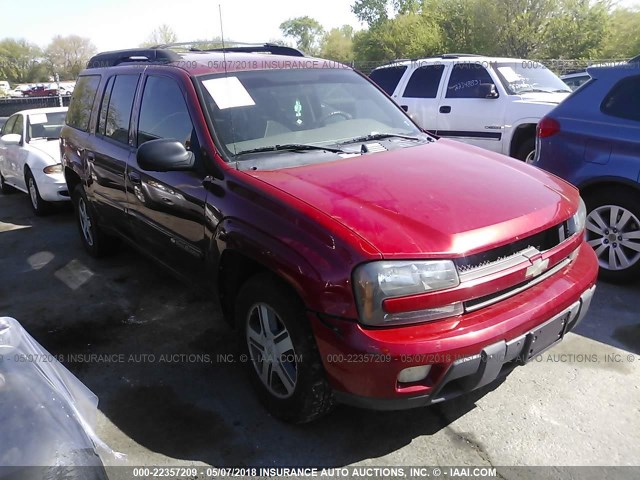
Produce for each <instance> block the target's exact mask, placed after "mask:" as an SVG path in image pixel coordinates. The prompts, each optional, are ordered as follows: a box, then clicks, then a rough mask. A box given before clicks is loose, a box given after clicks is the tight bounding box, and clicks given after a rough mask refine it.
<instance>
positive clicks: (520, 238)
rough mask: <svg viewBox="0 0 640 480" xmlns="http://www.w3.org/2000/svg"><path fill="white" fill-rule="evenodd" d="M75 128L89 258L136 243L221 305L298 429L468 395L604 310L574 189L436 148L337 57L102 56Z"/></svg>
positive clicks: (70, 121)
mask: <svg viewBox="0 0 640 480" xmlns="http://www.w3.org/2000/svg"><path fill="white" fill-rule="evenodd" d="M488 101H490V100H488ZM66 121H67V125H66V126H65V127H64V129H63V131H62V138H61V150H62V159H63V160H62V161H63V164H64V171H65V175H66V181H67V183H68V186H69V191H70V192H73V194H72V197H73V201H74V205H75V211H76V215H77V219H78V226H79V230H80V234H81V239H82V242H83V243H84V246H85V248H86V249H87V250H88V251H89V253H90V254H92V255H95V256H100V255H103V254H106V253H108V252H110V251H111V250H113V248H114V246H115V245H116V244H117V239H124V240H125V241H127V242H129V243H131V244H133V245H135V246H136V247H137V248H139V249H140V250H141V251H142V252H144V253H145V254H147V255H149V256H150V257H153V258H154V259H155V260H157V261H158V262H160V263H161V264H163V265H164V266H165V267H167V268H168V269H170V270H171V271H173V272H174V273H175V274H177V275H179V276H180V277H182V278H184V279H186V280H187V281H190V282H192V283H193V284H195V285H197V286H198V287H201V288H202V290H203V291H205V292H207V293H208V294H209V295H211V296H214V297H215V298H217V299H219V300H220V303H221V307H222V311H223V312H224V314H225V317H226V318H227V319H228V320H229V321H230V322H232V323H233V324H234V326H235V327H236V328H237V330H238V332H239V337H240V339H241V342H240V343H241V345H242V348H243V350H244V355H241V356H240V357H239V359H240V360H243V359H246V363H247V368H248V370H249V372H250V376H251V380H252V383H253V384H254V386H255V388H256V391H257V393H258V395H259V396H260V398H261V400H262V401H263V403H264V404H265V406H266V407H267V408H268V410H269V411H270V412H272V413H273V414H274V415H276V416H278V417H279V418H282V419H285V420H287V421H291V422H305V421H309V420H312V419H314V418H316V417H318V416H320V415H322V414H323V413H325V412H327V411H328V410H329V409H330V408H331V406H332V405H333V404H334V403H335V401H339V402H345V403H349V404H353V405H359V406H365V407H370V408H378V409H402V408H409V407H417V406H423V405H429V404H432V403H436V402H441V401H443V400H447V399H449V398H452V397H454V396H457V395H460V394H463V393H465V392H469V391H471V390H474V389H476V388H479V387H481V386H483V385H486V384H488V383H490V382H492V381H494V380H495V379H496V378H498V377H501V376H503V375H506V374H507V373H509V372H510V371H511V370H512V369H513V368H514V367H515V366H517V365H519V364H523V363H526V362H527V361H528V360H530V359H531V358H532V357H534V356H536V355H538V354H539V353H540V352H542V351H543V350H545V349H546V348H548V347H550V346H551V345H553V344H555V343H556V342H558V341H560V340H561V339H562V337H563V336H564V335H565V334H566V333H567V332H568V331H570V330H572V329H573V328H574V327H575V326H576V325H577V324H578V322H580V321H581V320H582V318H583V317H584V315H585V313H586V311H587V309H588V307H589V303H590V300H591V297H592V295H593V292H594V288H595V287H594V283H595V279H596V274H597V268H598V265H597V262H596V258H595V256H594V253H593V250H592V249H591V248H590V247H589V246H588V245H586V244H585V242H584V238H583V232H584V225H585V208H584V204H583V202H582V200H581V199H580V196H579V194H578V191H577V190H576V189H575V188H574V187H572V186H571V185H569V184H568V183H565V182H564V181H563V180H561V179H559V178H557V177H555V176H553V175H550V174H547V173H545V172H543V171H542V170H539V169H537V168H534V167H531V166H529V165H527V164H525V163H522V162H519V161H517V160H513V159H511V158H507V157H505V156H502V155H499V154H495V153H491V152H489V151H487V150H481V149H479V148H476V147H472V146H469V145H464V144H461V143H458V142H456V141H450V140H446V139H442V140H438V139H437V138H435V137H434V136H433V135H430V134H429V133H427V132H425V131H423V130H421V129H420V128H419V127H418V126H416V124H415V123H414V122H413V121H412V120H411V119H410V118H409V117H408V116H407V115H406V113H405V112H404V111H403V110H402V109H401V108H400V107H398V106H397V105H395V104H394V103H393V102H392V101H391V100H390V99H389V97H387V96H386V95H385V94H384V93H383V92H382V91H381V90H380V89H379V88H378V87H376V86H375V85H374V84H373V83H372V82H371V81H369V80H368V79H367V78H366V77H365V76H363V75H361V74H359V73H358V72H356V71H354V70H352V69H351V68H348V67H346V66H344V65H340V64H336V63H333V62H330V61H325V60H321V59H317V58H310V57H306V56H303V55H302V54H301V53H300V52H298V51H296V50H293V49H288V48H286V47H279V46H275V45H269V44H267V45H262V46H255V47H250V46H243V47H234V48H227V49H226V50H225V51H190V52H187V53H177V52H176V51H174V50H171V49H136V50H127V51H118V52H107V53H103V54H99V55H97V56H95V57H94V58H93V59H92V60H91V61H90V63H89V65H88V68H87V69H86V70H85V71H83V72H82V73H81V75H80V77H79V78H78V81H77V84H76V88H75V91H74V93H73V97H72V99H71V105H70V107H69V112H68V115H67V119H66ZM176 321H177V322H179V319H176Z"/></svg>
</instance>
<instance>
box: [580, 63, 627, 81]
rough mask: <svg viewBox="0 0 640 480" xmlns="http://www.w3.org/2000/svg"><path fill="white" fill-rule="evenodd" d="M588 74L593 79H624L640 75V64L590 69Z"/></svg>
mask: <svg viewBox="0 0 640 480" xmlns="http://www.w3.org/2000/svg"><path fill="white" fill-rule="evenodd" d="M587 73H588V74H589V75H590V76H591V77H593V78H608V77H615V78H622V77H627V76H632V75H640V64H637V63H623V64H620V65H615V66H610V67H595V66H594V67H589V68H587Z"/></svg>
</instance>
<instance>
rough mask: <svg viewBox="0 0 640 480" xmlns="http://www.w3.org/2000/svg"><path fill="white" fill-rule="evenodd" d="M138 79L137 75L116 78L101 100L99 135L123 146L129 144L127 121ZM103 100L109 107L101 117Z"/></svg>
mask: <svg viewBox="0 0 640 480" xmlns="http://www.w3.org/2000/svg"><path fill="white" fill-rule="evenodd" d="M138 78H139V75H118V76H116V77H115V82H114V83H113V88H112V89H111V91H110V92H109V90H108V88H109V85H107V90H106V91H105V98H104V99H103V100H102V107H101V110H100V124H99V126H98V128H99V133H101V134H103V135H104V136H106V137H109V138H112V139H114V140H116V141H118V142H121V143H124V144H127V143H129V121H130V119H131V107H132V106H133V99H134V97H135V95H136V87H137V86H138ZM109 81H111V79H109ZM107 92H109V93H107ZM107 96H108V98H107ZM105 100H108V105H109V106H108V108H107V109H106V112H107V113H106V115H104V116H103V112H104V111H105Z"/></svg>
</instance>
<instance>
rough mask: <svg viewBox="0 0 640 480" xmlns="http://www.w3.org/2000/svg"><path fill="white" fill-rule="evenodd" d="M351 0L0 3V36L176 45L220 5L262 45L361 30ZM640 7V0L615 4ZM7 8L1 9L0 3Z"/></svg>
mask: <svg viewBox="0 0 640 480" xmlns="http://www.w3.org/2000/svg"><path fill="white" fill-rule="evenodd" d="M352 3H353V0H262V1H259V0H253V1H250V0H171V1H167V0H57V1H55V2H51V1H50V0H28V1H27V3H26V4H24V5H21V4H20V2H17V3H16V2H15V1H14V2H11V4H12V6H9V0H0V7H2V8H0V11H1V12H2V13H1V14H0V38H5V37H12V38H25V39H27V40H28V41H30V42H33V43H36V44H38V45H40V46H41V47H45V46H46V45H47V44H48V43H49V42H50V41H51V38H52V37H54V36H55V35H58V34H60V35H63V36H66V35H70V34H77V35H80V36H82V37H88V38H90V39H91V41H92V42H93V44H94V45H95V46H96V47H97V49H98V51H104V50H115V49H120V48H131V47H137V46H138V45H139V44H140V43H142V42H143V41H145V40H146V39H147V37H148V36H149V35H150V34H151V32H152V31H153V30H154V28H156V27H158V26H159V25H162V24H164V23H166V24H168V25H170V26H171V27H172V28H173V30H174V31H175V32H176V34H177V36H178V41H185V42H186V41H192V40H197V39H209V38H213V37H216V36H219V35H220V15H219V13H218V5H221V6H222V17H223V28H224V36H225V38H226V39H233V40H235V41H241V42H266V41H269V40H274V39H279V38H282V34H281V32H280V29H279V26H280V24H281V23H282V22H283V21H285V20H287V19H289V18H293V17H299V16H304V15H308V16H310V17H312V18H315V19H316V20H318V21H319V22H320V23H321V24H322V25H323V27H324V28H325V29H327V30H328V29H331V28H333V27H340V26H342V25H344V24H349V25H352V26H353V27H354V28H355V29H360V28H363V25H361V24H360V23H359V22H358V20H357V19H356V17H355V16H354V15H353V13H351V4H352ZM618 3H619V4H620V5H622V6H627V7H629V6H640V0H619V2H618ZM5 4H6V5H5Z"/></svg>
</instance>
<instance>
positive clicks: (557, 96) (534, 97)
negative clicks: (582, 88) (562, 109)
mask: <svg viewBox="0 0 640 480" xmlns="http://www.w3.org/2000/svg"><path fill="white" fill-rule="evenodd" d="M569 95H571V92H566V93H545V92H529V93H521V94H520V98H521V99H522V101H525V102H533V103H551V104H553V105H557V104H559V103H560V102H562V101H563V100H564V99H565V98H567V97H568V96H569Z"/></svg>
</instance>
